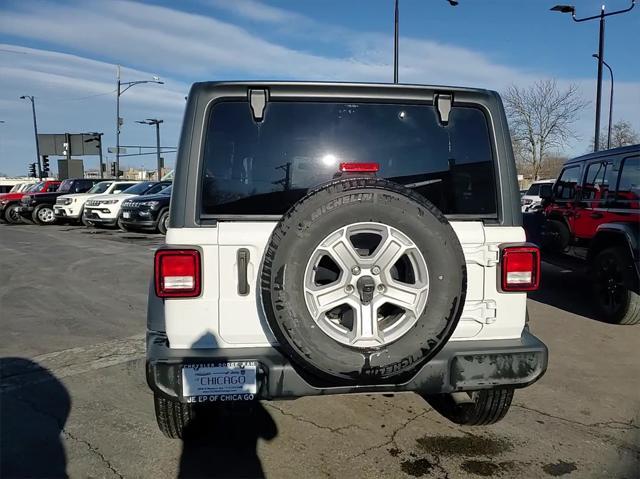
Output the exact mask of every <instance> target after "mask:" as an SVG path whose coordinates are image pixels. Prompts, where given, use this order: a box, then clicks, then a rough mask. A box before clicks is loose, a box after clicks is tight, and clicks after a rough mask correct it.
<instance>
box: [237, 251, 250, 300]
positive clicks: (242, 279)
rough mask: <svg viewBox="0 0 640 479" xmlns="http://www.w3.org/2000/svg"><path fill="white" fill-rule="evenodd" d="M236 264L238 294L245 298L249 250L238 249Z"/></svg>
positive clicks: (247, 292) (247, 285)
mask: <svg viewBox="0 0 640 479" xmlns="http://www.w3.org/2000/svg"><path fill="white" fill-rule="evenodd" d="M237 264H238V294H239V295H240V296H247V295H248V294H249V282H248V281H247V268H248V267H249V250H248V249H247V248H240V249H239V250H238V256H237Z"/></svg>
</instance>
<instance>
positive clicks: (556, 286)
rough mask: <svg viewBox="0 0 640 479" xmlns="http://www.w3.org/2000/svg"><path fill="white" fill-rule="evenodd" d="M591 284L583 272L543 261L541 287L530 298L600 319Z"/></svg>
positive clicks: (586, 316)
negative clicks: (592, 295) (597, 315)
mask: <svg viewBox="0 0 640 479" xmlns="http://www.w3.org/2000/svg"><path fill="white" fill-rule="evenodd" d="M591 294H592V293H591V284H590V282H589V279H588V278H587V277H586V276H585V274H584V273H583V272H579V271H573V270H570V269H563V268H559V267H557V266H554V265H550V264H548V263H542V281H541V283H540V289H539V290H538V291H534V292H532V293H529V298H530V299H532V300H534V301H537V302H538V303H544V304H548V305H549V306H553V307H555V308H558V309H562V310H564V311H567V312H569V313H573V314H577V315H578V316H583V317H585V318H588V319H593V320H596V321H600V320H599V319H598V318H597V317H596V313H595V306H594V305H593V302H592V301H591Z"/></svg>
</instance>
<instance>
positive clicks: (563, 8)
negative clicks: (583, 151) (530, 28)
mask: <svg viewBox="0 0 640 479" xmlns="http://www.w3.org/2000/svg"><path fill="white" fill-rule="evenodd" d="M635 4H636V0H631V5H629V7H627V8H625V9H622V10H616V11H615V12H609V13H605V11H604V10H605V9H604V5H602V7H601V9H600V13H599V14H598V15H592V16H590V17H585V18H576V8H575V7H574V6H573V5H555V6H554V7H552V8H551V10H553V11H556V12H560V13H570V14H571V18H572V19H573V21H574V22H576V23H581V22H586V21H589V20H595V19H596V18H597V19H599V20H600V30H599V36H598V81H597V87H596V121H595V132H594V139H593V151H598V150H599V149H600V108H601V96H602V65H603V63H604V19H605V17H610V16H612V15H618V14H621V13H626V12H628V11H630V10H631V9H633V7H634V6H635Z"/></svg>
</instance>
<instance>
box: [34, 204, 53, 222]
mask: <svg viewBox="0 0 640 479" xmlns="http://www.w3.org/2000/svg"><path fill="white" fill-rule="evenodd" d="M31 219H33V222H34V223H36V224H37V225H40V226H45V225H52V224H54V223H55V222H56V214H55V213H54V211H53V208H52V207H51V206H49V205H40V206H37V207H36V209H35V210H33V214H32V215H31Z"/></svg>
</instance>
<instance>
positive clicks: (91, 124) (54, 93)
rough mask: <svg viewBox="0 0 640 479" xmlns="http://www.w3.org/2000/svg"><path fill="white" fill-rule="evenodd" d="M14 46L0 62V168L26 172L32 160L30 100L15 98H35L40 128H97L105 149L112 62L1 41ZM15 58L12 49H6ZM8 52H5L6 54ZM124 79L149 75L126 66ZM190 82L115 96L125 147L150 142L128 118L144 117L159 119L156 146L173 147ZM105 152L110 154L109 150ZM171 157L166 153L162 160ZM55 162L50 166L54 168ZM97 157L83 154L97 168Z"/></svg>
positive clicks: (111, 122) (109, 133) (110, 125)
mask: <svg viewBox="0 0 640 479" xmlns="http://www.w3.org/2000/svg"><path fill="white" fill-rule="evenodd" d="M9 49H10V50H12V51H13V52H14V53H15V52H18V53H15V56H12V57H11V61H4V62H2V63H0V95H1V97H0V111H1V112H2V113H1V117H0V119H2V120H4V121H5V123H4V124H0V171H3V172H8V173H13V174H25V173H26V169H27V166H26V164H27V163H30V162H32V161H34V159H35V145H34V141H33V123H32V115H31V108H30V105H29V103H28V102H26V101H24V100H20V99H19V96H20V95H25V94H26V95H34V96H35V98H36V112H37V118H38V130H39V132H40V133H66V132H69V133H77V132H88V131H101V132H104V133H105V136H104V138H103V143H104V146H105V154H106V147H107V146H111V145H114V144H115V133H114V130H115V96H116V95H115V89H116V66H115V65H112V64H109V63H105V62H100V61H96V60H90V59H87V58H82V57H79V56H75V55H69V54H64V53H58V52H50V51H46V50H38V49H32V48H24V47H20V46H16V45H3V44H0V52H1V51H2V50H9ZM12 55H13V54H12ZM5 58H6V56H3V59H5ZM122 76H123V81H131V80H145V79H151V78H152V75H151V73H149V72H144V71H140V70H135V69H130V68H124V69H123V70H122ZM188 87H189V86H188V85H187V84H185V83H181V82H176V81H173V80H168V81H167V82H166V84H165V85H138V86H136V87H134V88H132V89H131V90H129V91H127V92H126V93H125V94H124V95H123V96H122V97H121V116H123V117H124V118H125V125H124V126H123V128H122V134H121V142H122V143H123V144H142V145H153V144H155V137H154V135H153V132H152V131H151V129H149V128H148V127H145V126H142V125H138V124H136V123H134V120H142V119H145V118H149V117H158V118H162V119H164V121H165V123H164V124H163V128H162V140H163V141H162V143H163V144H164V145H168V146H175V145H177V142H178V132H179V130H180V124H181V121H182V114H183V110H184V105H185V101H184V96H185V95H186V94H187V91H188ZM107 156H108V155H107ZM173 159H174V158H173V155H166V160H167V163H171V162H173ZM154 161H155V160H154V159H153V158H152V157H151V156H149V157H133V158H127V159H124V160H123V164H125V165H127V164H130V165H135V166H140V165H145V166H149V167H152V166H153V163H154ZM54 166H55V165H54ZM96 166H97V158H92V157H88V158H85V167H86V168H95V167H96Z"/></svg>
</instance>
